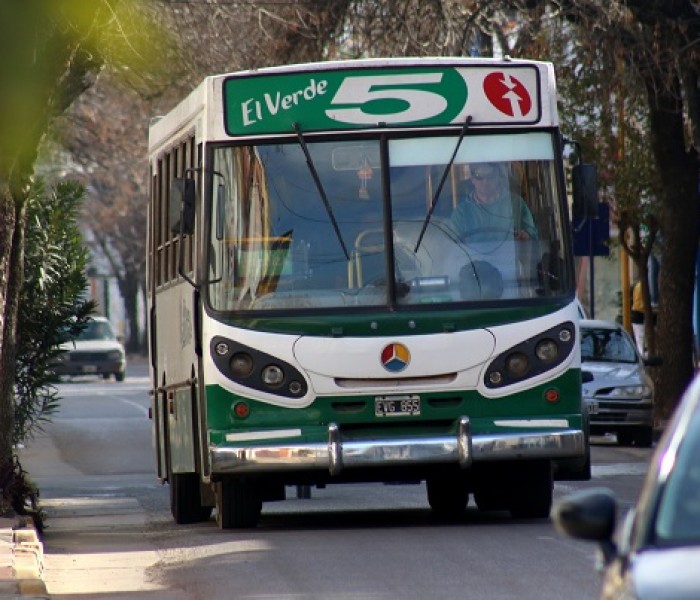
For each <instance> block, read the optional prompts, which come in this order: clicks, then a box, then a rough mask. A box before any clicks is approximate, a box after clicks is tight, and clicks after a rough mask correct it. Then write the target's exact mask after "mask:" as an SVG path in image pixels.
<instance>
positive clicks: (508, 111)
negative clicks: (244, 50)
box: [223, 65, 542, 136]
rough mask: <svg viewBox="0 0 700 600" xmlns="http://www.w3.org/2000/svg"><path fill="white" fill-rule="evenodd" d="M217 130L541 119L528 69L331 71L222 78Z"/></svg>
mask: <svg viewBox="0 0 700 600" xmlns="http://www.w3.org/2000/svg"><path fill="white" fill-rule="evenodd" d="M223 101H224V125H225V130H226V133H227V134H228V135H230V136H246V135H265V134H283V133H291V132H293V131H294V127H293V123H298V124H299V126H300V128H301V130H302V131H304V132H308V131H320V130H339V129H358V128H367V127H376V126H378V125H380V124H385V125H386V126H389V127H435V126H441V125H450V124H457V123H462V122H463V121H464V119H466V117H467V115H471V116H472V122H473V123H474V124H478V125H487V124H499V125H500V124H512V125H526V124H527V125H531V124H535V123H537V122H538V121H539V120H540V119H541V112H542V108H541V102H540V84H539V74H538V71H537V69H536V68H535V67H534V66H511V67H504V66H501V65H498V66H481V65H480V66H474V67H444V66H442V67H441V66H436V67H421V68H415V67H414V68H401V69H398V68H384V69H381V68H371V69H353V70H349V69H335V70H328V71H323V70H318V71H306V72H292V73H287V74H272V75H262V74H258V75H245V76H232V77H228V78H227V79H225V80H224V82H223Z"/></svg>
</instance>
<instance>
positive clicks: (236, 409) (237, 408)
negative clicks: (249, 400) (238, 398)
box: [233, 402, 250, 419]
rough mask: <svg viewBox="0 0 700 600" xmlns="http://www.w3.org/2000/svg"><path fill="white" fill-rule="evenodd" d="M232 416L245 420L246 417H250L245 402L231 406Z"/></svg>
mask: <svg viewBox="0 0 700 600" xmlns="http://www.w3.org/2000/svg"><path fill="white" fill-rule="evenodd" d="M233 414H234V415H236V416H237V417H238V418H239V419H246V418H248V415H250V406H248V404H246V403H245V402H236V404H234V405H233Z"/></svg>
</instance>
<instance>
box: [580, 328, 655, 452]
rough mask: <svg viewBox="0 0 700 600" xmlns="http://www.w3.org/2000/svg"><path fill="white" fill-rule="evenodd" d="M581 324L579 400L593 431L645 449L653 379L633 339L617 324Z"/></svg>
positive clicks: (650, 423)
mask: <svg viewBox="0 0 700 600" xmlns="http://www.w3.org/2000/svg"><path fill="white" fill-rule="evenodd" d="M580 325H581V369H582V382H583V399H584V401H585V404H586V408H587V410H588V415H589V417H590V432H591V433H592V434H594V435H596V434H605V433H614V434H615V435H616V436H617V441H618V443H620V444H623V445H627V446H629V445H632V444H635V445H637V446H641V447H649V446H651V444H652V440H653V433H654V383H653V382H652V380H651V378H650V377H649V375H648V374H647V372H646V369H645V367H646V366H651V365H658V364H659V363H660V361H659V359H657V358H655V359H649V360H645V359H643V358H642V356H640V354H639V352H637V347H636V345H635V343H634V341H633V340H632V337H631V336H630V335H629V334H628V333H627V331H625V330H624V329H623V328H622V327H621V326H620V325H618V324H617V323H611V322H608V321H600V320H588V319H584V320H582V321H581V322H580Z"/></svg>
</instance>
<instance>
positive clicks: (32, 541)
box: [0, 516, 51, 600]
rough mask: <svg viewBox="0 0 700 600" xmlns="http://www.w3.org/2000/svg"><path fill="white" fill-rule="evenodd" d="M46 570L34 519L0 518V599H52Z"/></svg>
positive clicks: (41, 545)
mask: <svg viewBox="0 0 700 600" xmlns="http://www.w3.org/2000/svg"><path fill="white" fill-rule="evenodd" d="M43 574H44V546H43V544H42V542H41V540H40V539H39V536H38V534H37V531H36V529H35V527H34V523H33V521H32V519H30V518H26V517H19V516H18V517H15V518H9V519H7V518H5V519H0V599H4V598H34V599H36V600H40V599H41V600H50V598H51V596H49V594H48V592H47V591H46V585H45V584H44V581H43V579H42V577H43Z"/></svg>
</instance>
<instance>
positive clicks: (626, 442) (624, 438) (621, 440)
mask: <svg viewBox="0 0 700 600" xmlns="http://www.w3.org/2000/svg"><path fill="white" fill-rule="evenodd" d="M615 437H616V438H617V443H618V444H619V445H620V446H631V445H632V444H633V442H634V439H635V436H634V432H632V431H628V430H626V429H625V430H624V431H618V432H617V433H616V434H615Z"/></svg>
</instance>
